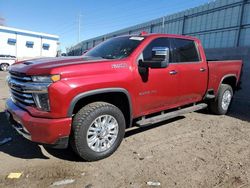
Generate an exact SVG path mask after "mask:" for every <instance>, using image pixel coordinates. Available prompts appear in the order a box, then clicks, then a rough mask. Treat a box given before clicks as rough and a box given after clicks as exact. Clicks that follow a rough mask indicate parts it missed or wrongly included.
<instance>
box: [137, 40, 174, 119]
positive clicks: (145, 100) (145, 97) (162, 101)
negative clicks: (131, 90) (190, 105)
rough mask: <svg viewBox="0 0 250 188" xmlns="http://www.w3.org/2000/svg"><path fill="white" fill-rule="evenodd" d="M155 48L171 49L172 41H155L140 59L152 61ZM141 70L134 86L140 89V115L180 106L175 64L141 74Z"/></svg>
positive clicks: (138, 98)
mask: <svg viewBox="0 0 250 188" xmlns="http://www.w3.org/2000/svg"><path fill="white" fill-rule="evenodd" d="M154 47H163V48H164V47H168V48H169V49H170V39H169V38H157V39H154V40H153V41H151V42H150V43H149V45H148V46H147V47H146V48H145V49H144V50H143V52H142V54H141V55H140V57H139V59H143V60H152V49H153V48H154ZM170 51H171V50H170ZM171 61H172V56H171V53H170V62H171ZM137 63H138V62H137ZM139 69H140V67H138V71H137V73H136V74H137V75H136V76H137V78H136V79H135V80H136V82H137V83H134V84H133V85H134V86H135V87H137V88H138V89H136V90H137V95H138V96H137V101H136V103H137V104H138V105H139V112H140V115H147V114H150V113H154V112H157V111H161V110H164V109H168V108H172V107H174V106H176V105H178V84H177V82H178V75H177V74H175V73H174V72H173V71H174V70H176V65H175V64H171V63H170V64H169V66H168V67H166V68H149V69H148V72H147V73H140V71H139Z"/></svg>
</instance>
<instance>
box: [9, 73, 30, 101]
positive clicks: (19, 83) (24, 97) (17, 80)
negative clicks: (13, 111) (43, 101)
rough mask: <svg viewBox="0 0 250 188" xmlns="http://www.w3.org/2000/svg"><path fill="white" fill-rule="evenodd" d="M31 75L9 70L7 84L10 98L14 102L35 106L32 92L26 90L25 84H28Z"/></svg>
mask: <svg viewBox="0 0 250 188" xmlns="http://www.w3.org/2000/svg"><path fill="white" fill-rule="evenodd" d="M31 81H32V79H31V77H29V76H25V75H22V74H15V73H12V72H10V76H9V78H8V84H9V87H10V93H11V98H12V100H13V101H14V102H15V103H21V104H24V105H29V106H35V101H34V99H33V96H32V93H31V92H30V91H29V90H26V89H25V88H26V85H27V84H28V85H30V82H31Z"/></svg>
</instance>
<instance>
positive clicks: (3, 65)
mask: <svg viewBox="0 0 250 188" xmlns="http://www.w3.org/2000/svg"><path fill="white" fill-rule="evenodd" d="M8 67H9V64H7V63H2V64H1V65H0V68H1V70H2V71H5V72H6V71H8Z"/></svg>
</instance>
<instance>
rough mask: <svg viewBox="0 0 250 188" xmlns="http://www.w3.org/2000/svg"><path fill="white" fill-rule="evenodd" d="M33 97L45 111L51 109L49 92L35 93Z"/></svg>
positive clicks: (38, 106)
mask: <svg viewBox="0 0 250 188" xmlns="http://www.w3.org/2000/svg"><path fill="white" fill-rule="evenodd" d="M33 98H34V100H35V103H36V106H37V108H38V109H40V110H43V111H50V105H49V95H48V93H33Z"/></svg>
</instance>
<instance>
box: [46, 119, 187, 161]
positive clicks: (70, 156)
mask: <svg viewBox="0 0 250 188" xmlns="http://www.w3.org/2000/svg"><path fill="white" fill-rule="evenodd" d="M183 118H185V117H184V116H179V117H176V118H173V119H171V120H167V121H163V122H161V123H157V124H154V125H151V126H148V127H143V128H139V127H138V128H137V127H135V128H132V129H127V130H126V132H125V138H127V137H130V136H133V135H136V134H139V133H143V132H144V131H147V130H150V129H154V128H157V127H160V126H165V125H168V124H169V125H170V123H172V122H174V121H178V120H181V119H183ZM45 149H46V151H47V152H48V153H49V154H51V155H53V156H54V157H56V158H59V159H62V160H68V161H74V162H84V160H83V159H81V158H80V157H79V156H78V155H76V154H75V153H74V152H73V151H72V149H70V148H68V149H64V150H59V149H53V148H45Z"/></svg>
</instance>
